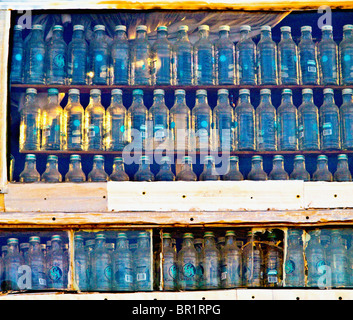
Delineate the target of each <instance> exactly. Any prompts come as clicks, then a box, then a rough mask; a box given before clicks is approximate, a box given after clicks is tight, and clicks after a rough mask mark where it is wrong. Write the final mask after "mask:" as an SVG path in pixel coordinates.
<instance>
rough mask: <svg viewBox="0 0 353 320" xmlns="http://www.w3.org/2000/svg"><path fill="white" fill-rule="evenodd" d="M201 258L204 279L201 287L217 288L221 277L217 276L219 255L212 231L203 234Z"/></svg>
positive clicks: (218, 272)
mask: <svg viewBox="0 0 353 320" xmlns="http://www.w3.org/2000/svg"><path fill="white" fill-rule="evenodd" d="M202 258H203V279H204V285H203V288H202V289H218V288H219V287H220V285H221V281H220V280H221V279H220V277H219V275H220V262H221V259H220V258H221V257H220V253H219V250H218V249H217V247H216V242H215V236H214V233H213V232H212V231H206V232H205V234H204V247H203V251H202Z"/></svg>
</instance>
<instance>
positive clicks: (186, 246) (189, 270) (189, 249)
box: [178, 233, 199, 290]
mask: <svg viewBox="0 0 353 320" xmlns="http://www.w3.org/2000/svg"><path fill="white" fill-rule="evenodd" d="M198 265H199V259H198V254H197V251H196V249H195V246H194V235H193V234H192V233H184V235H183V242H182V245H181V250H180V251H179V252H178V274H179V276H178V279H179V289H180V290H195V289H197V287H198V278H197V274H196V271H197V267H198Z"/></svg>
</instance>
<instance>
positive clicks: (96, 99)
mask: <svg viewBox="0 0 353 320" xmlns="http://www.w3.org/2000/svg"><path fill="white" fill-rule="evenodd" d="M89 100H90V103H95V104H96V103H100V102H101V96H100V94H92V95H91V96H90V98H89Z"/></svg>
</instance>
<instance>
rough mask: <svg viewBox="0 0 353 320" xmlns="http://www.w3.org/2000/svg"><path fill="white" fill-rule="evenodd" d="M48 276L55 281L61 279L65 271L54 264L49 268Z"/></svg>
mask: <svg viewBox="0 0 353 320" xmlns="http://www.w3.org/2000/svg"><path fill="white" fill-rule="evenodd" d="M48 276H49V278H50V280H52V281H53V282H57V281H60V280H61V278H62V276H63V271H62V269H61V268H60V267H59V266H52V267H51V268H50V269H49V272H48Z"/></svg>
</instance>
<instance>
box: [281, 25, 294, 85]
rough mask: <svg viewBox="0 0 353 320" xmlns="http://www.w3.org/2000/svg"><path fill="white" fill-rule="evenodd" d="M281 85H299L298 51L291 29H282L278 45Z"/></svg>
mask: <svg viewBox="0 0 353 320" xmlns="http://www.w3.org/2000/svg"><path fill="white" fill-rule="evenodd" d="M278 65H279V72H278V73H279V83H280V84H284V85H285V84H291V85H295V84H298V83H299V74H298V50H297V45H296V44H295V42H294V41H293V39H292V34H291V27H287V26H285V27H281V41H280V43H279V44H278Z"/></svg>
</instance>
